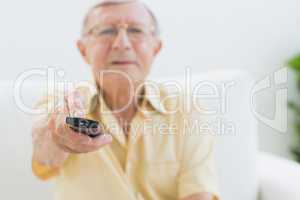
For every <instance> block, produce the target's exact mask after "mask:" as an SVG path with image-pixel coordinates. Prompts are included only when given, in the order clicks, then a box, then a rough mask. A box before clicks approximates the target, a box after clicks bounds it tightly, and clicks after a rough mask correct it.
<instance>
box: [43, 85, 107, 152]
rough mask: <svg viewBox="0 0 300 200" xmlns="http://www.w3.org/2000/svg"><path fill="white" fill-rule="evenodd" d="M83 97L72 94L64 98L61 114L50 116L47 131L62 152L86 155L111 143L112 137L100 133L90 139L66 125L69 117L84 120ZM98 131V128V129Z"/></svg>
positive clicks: (77, 93)
mask: <svg viewBox="0 0 300 200" xmlns="http://www.w3.org/2000/svg"><path fill="white" fill-rule="evenodd" d="M83 105H84V103H83V97H82V96H81V95H80V93H79V92H76V91H75V92H72V93H70V94H69V95H67V96H65V103H64V110H63V112H62V113H58V114H54V115H52V117H51V119H50V122H49V129H50V132H51V133H52V138H53V141H54V142H55V143H56V144H57V145H58V146H59V147H60V148H61V149H62V150H64V151H66V152H69V153H88V152H92V151H96V150H98V149H99V148H100V147H102V146H104V145H106V144H109V143H111V141H112V137H111V135H109V134H104V133H102V134H101V135H100V136H98V137H95V138H91V137H89V136H87V135H84V134H82V133H79V132H75V131H73V130H72V129H71V128H70V127H68V125H67V124H66V117H67V116H69V115H72V116H77V117H83V118H84V111H85V110H84V106H83ZM98 130H100V127H99V128H98Z"/></svg>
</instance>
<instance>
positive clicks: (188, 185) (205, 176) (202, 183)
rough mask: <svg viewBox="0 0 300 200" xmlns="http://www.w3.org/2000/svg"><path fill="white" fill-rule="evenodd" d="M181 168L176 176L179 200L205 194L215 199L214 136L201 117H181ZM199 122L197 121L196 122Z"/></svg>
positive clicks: (216, 191)
mask: <svg viewBox="0 0 300 200" xmlns="http://www.w3.org/2000/svg"><path fill="white" fill-rule="evenodd" d="M184 118H185V119H183V121H184V123H185V125H184V129H183V133H184V137H183V138H184V139H183V140H184V144H183V151H182V167H181V170H180V173H179V188H178V195H179V199H183V198H185V197H188V196H190V195H193V194H197V193H202V192H207V193H210V194H211V195H213V199H214V200H218V199H219V192H218V181H217V173H216V169H215V162H214V145H215V141H216V140H215V139H216V138H215V136H214V134H213V132H212V131H211V130H210V129H209V128H208V126H207V125H208V124H207V123H208V121H207V119H206V120H204V119H202V118H201V115H195V114H194V115H193V116H185V117H184ZM199 119H200V120H199Z"/></svg>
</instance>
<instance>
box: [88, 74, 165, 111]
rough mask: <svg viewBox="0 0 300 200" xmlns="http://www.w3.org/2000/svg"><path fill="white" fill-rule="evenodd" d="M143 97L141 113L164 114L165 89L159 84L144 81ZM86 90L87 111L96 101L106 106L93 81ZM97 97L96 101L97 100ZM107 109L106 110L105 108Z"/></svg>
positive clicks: (93, 106)
mask: <svg viewBox="0 0 300 200" xmlns="http://www.w3.org/2000/svg"><path fill="white" fill-rule="evenodd" d="M144 86H145V87H144V89H145V92H144V95H143V96H142V104H141V108H142V113H143V114H145V115H149V114H150V113H152V112H153V110H154V111H157V112H159V113H161V114H166V113H167V109H166V106H165V105H164V101H163V100H164V98H165V97H166V91H165V89H164V88H163V87H162V86H160V85H159V83H156V82H153V81H151V82H150V81H146V82H145V84H144ZM88 89H89V92H90V95H89V110H90V111H91V110H92V109H93V108H95V106H96V105H95V103H96V102H95V101H96V100H98V103H100V106H101V104H104V105H106V103H105V101H104V98H103V95H102V93H101V90H100V89H98V87H97V84H96V82H95V80H92V81H89V84H88ZM97 97H98V99H97ZM106 109H107V108H106ZM151 109H152V110H151Z"/></svg>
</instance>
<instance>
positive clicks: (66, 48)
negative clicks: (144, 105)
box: [0, 0, 300, 156]
mask: <svg viewBox="0 0 300 200" xmlns="http://www.w3.org/2000/svg"><path fill="white" fill-rule="evenodd" d="M92 2H95V0H93V1H79V0H77V1H58V0H52V1H34V0H28V1H16V0H10V1H1V3H0V24H1V29H0V30H1V34H0V36H1V37H0V44H1V45H0V54H1V59H0V66H1V67H2V73H0V80H14V79H16V77H17V75H18V74H20V73H21V72H23V71H24V70H28V69H31V68H36V67H46V66H55V67H61V68H63V69H65V70H66V72H67V73H66V78H68V79H82V78H84V77H87V76H88V74H89V69H88V66H86V65H85V64H84V63H83V62H82V60H81V58H80V56H79V54H78V52H77V50H76V48H75V41H76V39H77V38H78V36H79V30H80V23H81V20H82V17H83V14H84V12H85V11H86V9H87V8H88V7H89V6H90V5H91V3H92ZM146 2H147V3H148V4H149V5H150V6H151V7H152V8H153V9H154V11H155V12H156V13H157V15H158V17H159V21H160V22H161V26H162V29H163V35H162V38H163V40H164V49H163V51H162V53H161V55H160V56H159V58H158V59H157V62H156V64H155V67H154V69H153V73H152V74H153V75H154V76H171V75H180V74H182V73H183V70H184V67H186V66H189V67H191V69H192V72H195V73H201V71H205V70H208V69H212V68H243V69H247V70H249V71H250V72H252V73H253V75H254V76H255V78H257V80H260V79H262V78H263V77H265V76H267V75H269V74H270V73H272V72H273V71H274V70H275V69H278V68H279V67H281V66H283V64H284V62H285V61H286V59H288V58H289V57H290V56H292V55H294V54H295V53H297V52H300V39H299V35H300V12H299V7H300V1H299V0H285V1H283V0H281V1H279V0H272V1H271V0H248V1H240V0H227V1H221V0H219V1H216V0H211V1H188V0H186V1H174V0H172V1H170V0H164V1H154V0H148V1H146ZM273 100H274V98H273V97H272V95H271V96H262V97H261V98H260V99H259V100H258V101H259V103H258V108H266V109H265V112H270V113H272V112H273V111H272V109H273V107H272V106H273V104H272V103H271V104H270V103H269V102H271V101H273ZM259 130H260V138H261V141H260V146H261V149H263V150H267V151H270V152H274V153H277V154H280V155H283V156H288V143H289V140H290V136H289V135H288V134H287V133H286V134H280V133H278V132H277V131H275V130H273V129H271V128H269V127H268V126H265V125H264V124H262V123H261V124H260V125H259Z"/></svg>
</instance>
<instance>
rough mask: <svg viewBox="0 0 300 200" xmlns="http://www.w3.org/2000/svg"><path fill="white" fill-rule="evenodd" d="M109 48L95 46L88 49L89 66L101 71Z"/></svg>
mask: <svg viewBox="0 0 300 200" xmlns="http://www.w3.org/2000/svg"><path fill="white" fill-rule="evenodd" d="M108 51H109V47H108V45H104V44H95V45H94V46H92V47H91V48H90V51H89V57H90V59H89V60H90V65H92V67H93V68H95V69H98V70H99V69H103V68H104V67H105V63H106V60H107V55H108Z"/></svg>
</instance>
